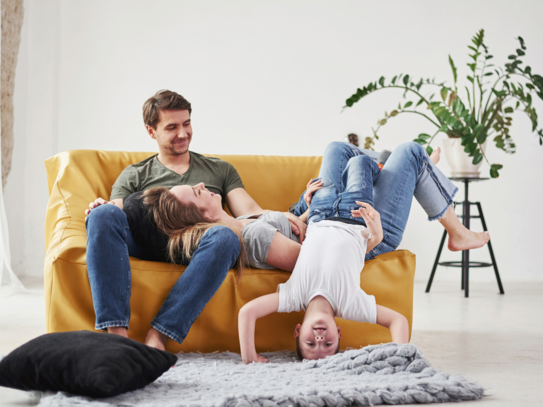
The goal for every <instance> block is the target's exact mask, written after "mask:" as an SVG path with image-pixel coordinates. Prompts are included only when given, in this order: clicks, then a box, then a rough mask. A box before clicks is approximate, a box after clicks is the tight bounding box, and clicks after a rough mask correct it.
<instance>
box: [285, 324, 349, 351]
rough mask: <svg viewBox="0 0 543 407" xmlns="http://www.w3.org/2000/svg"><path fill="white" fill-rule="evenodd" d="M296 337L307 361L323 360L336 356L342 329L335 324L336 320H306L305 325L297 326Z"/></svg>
mask: <svg viewBox="0 0 543 407" xmlns="http://www.w3.org/2000/svg"><path fill="white" fill-rule="evenodd" d="M294 337H295V338H298V343H299V346H300V350H301V351H302V354H303V356H304V357H305V358H306V359H311V360H315V359H322V358H325V357H326V356H330V355H334V354H335V353H336V349H337V347H338V345H339V340H340V339H341V328H340V327H339V326H337V325H336V324H335V321H334V319H333V318H332V319H331V320H328V319H326V318H324V319H320V318H319V319H317V320H314V321H306V320H304V322H303V324H302V325H300V324H298V325H296V328H295V329H294Z"/></svg>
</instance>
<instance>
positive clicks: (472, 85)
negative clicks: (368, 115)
mask: <svg viewBox="0 0 543 407" xmlns="http://www.w3.org/2000/svg"><path fill="white" fill-rule="evenodd" d="M518 41H519V44H520V48H518V49H517V50H516V53H515V54H512V55H509V57H508V62H507V63H506V64H505V69H503V68H501V67H496V66H494V65H493V64H492V63H491V61H490V60H491V59H492V58H493V56H492V55H490V54H489V52H488V47H487V46H486V45H485V43H484V30H480V31H479V32H478V33H477V34H475V36H474V37H473V38H472V40H471V42H472V44H473V45H469V46H468V48H469V49H470V51H471V54H470V55H469V57H470V58H471V61H470V63H468V64H467V66H468V67H469V70H470V74H469V75H467V79H468V81H469V86H465V91H466V95H465V96H464V101H462V98H461V97H460V96H459V93H458V87H457V69H456V66H455V64H454V62H453V60H452V58H451V56H450V55H449V64H450V66H451V69H452V74H453V79H454V85H453V87H449V86H447V85H446V84H445V82H441V83H437V82H435V80H434V79H431V80H430V79H422V78H421V79H420V80H418V81H413V80H412V79H411V77H410V76H409V75H403V74H400V75H397V76H394V77H393V78H392V80H391V81H390V82H388V84H386V83H385V78H384V77H381V78H380V79H379V80H378V81H376V82H371V83H370V84H368V85H367V86H364V87H363V88H361V89H360V88H359V89H357V90H356V92H355V93H354V94H353V95H352V96H351V97H350V98H348V99H347V101H346V106H345V107H344V108H347V107H352V106H353V105H354V104H355V103H356V102H358V101H359V100H361V99H362V98H364V97H366V96H368V95H369V94H371V93H373V92H376V91H379V90H381V89H390V88H394V89H401V90H403V97H404V98H405V97H406V96H407V95H411V96H414V100H408V101H406V102H405V103H403V104H402V103H400V104H398V108H397V109H394V110H392V111H391V112H390V113H387V112H385V115H384V117H383V118H382V119H380V120H379V121H378V122H377V127H376V128H372V130H373V136H372V137H366V139H365V145H364V147H365V148H366V149H373V145H374V143H375V140H378V139H379V136H378V134H377V133H378V131H379V129H380V128H381V127H382V126H384V125H385V124H386V123H387V122H388V120H390V119H391V118H393V117H396V116H398V115H400V114H402V113H411V114H417V115H420V116H422V117H424V118H425V119H427V120H428V121H430V122H431V123H432V124H433V125H435V127H436V131H435V133H434V134H432V135H430V134H425V133H422V134H419V136H418V137H417V138H416V139H415V140H414V141H415V142H417V143H419V144H421V145H423V146H424V145H425V146H426V150H427V151H428V153H429V154H431V153H432V151H433V149H432V147H431V146H430V145H431V143H432V141H433V140H434V139H435V137H436V136H437V135H438V134H439V133H446V134H447V136H448V137H449V138H450V139H455V140H456V141H459V142H460V144H461V146H462V147H463V149H464V151H465V152H466V153H467V155H468V156H469V157H470V161H471V162H472V163H473V164H474V165H477V164H479V163H481V161H482V160H483V158H484V159H485V161H486V162H487V163H488V164H489V165H490V176H491V177H492V178H497V177H498V176H499V173H498V171H499V170H500V169H501V168H502V167H503V166H502V165H501V164H490V163H489V162H488V159H487V157H486V155H485V152H484V147H483V146H484V144H485V141H486V140H487V138H489V137H492V140H493V141H494V143H495V144H496V147H498V148H499V149H501V150H503V151H505V152H506V153H508V154H513V153H514V152H515V143H514V141H513V138H512V136H511V135H510V134H509V129H510V127H511V124H512V121H513V118H512V116H511V114H512V113H513V112H515V111H522V112H524V113H526V114H527V115H528V117H529V119H530V120H531V122H532V132H535V131H536V130H537V136H538V138H539V144H540V145H543V129H542V128H539V130H538V129H537V128H538V122H537V113H536V111H535V109H534V107H533V106H532V95H533V94H535V95H537V96H538V97H539V98H540V99H541V100H543V77H541V76H540V75H537V74H534V73H532V69H531V68H530V67H529V66H525V67H523V66H522V57H523V56H524V55H525V51H526V45H525V43H524V40H523V39H522V37H518ZM436 87H437V90H439V96H440V100H434V97H435V92H430V94H427V93H426V94H425V92H423V88H424V90H426V89H427V88H433V89H435V88H436ZM436 99H437V98H436ZM419 106H422V107H423V108H425V109H423V108H420V109H419ZM427 110H429V111H430V112H427Z"/></svg>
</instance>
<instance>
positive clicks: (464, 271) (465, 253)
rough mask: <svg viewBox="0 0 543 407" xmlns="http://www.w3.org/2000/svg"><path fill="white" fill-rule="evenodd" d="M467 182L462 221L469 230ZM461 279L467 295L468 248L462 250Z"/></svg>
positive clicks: (465, 184) (466, 184)
mask: <svg viewBox="0 0 543 407" xmlns="http://www.w3.org/2000/svg"><path fill="white" fill-rule="evenodd" d="M468 185H469V182H467V181H464V202H463V204H464V208H463V211H462V215H463V219H462V221H463V223H464V226H465V227H466V229H468V230H469V217H470V203H469V196H468ZM462 280H463V283H464V284H463V288H464V297H469V250H464V251H462Z"/></svg>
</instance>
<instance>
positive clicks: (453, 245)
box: [448, 229, 490, 252]
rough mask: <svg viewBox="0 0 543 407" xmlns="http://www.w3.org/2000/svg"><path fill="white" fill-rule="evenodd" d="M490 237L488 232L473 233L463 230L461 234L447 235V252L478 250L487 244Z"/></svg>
mask: <svg viewBox="0 0 543 407" xmlns="http://www.w3.org/2000/svg"><path fill="white" fill-rule="evenodd" d="M489 239H490V235H489V233H488V232H474V231H472V230H467V229H465V230H463V231H462V232H461V233H456V234H450V235H449V245H448V247H449V250H450V251H451V252H458V251H460V250H470V249H478V248H479V247H483V246H484V245H485V244H487V243H488V240H489Z"/></svg>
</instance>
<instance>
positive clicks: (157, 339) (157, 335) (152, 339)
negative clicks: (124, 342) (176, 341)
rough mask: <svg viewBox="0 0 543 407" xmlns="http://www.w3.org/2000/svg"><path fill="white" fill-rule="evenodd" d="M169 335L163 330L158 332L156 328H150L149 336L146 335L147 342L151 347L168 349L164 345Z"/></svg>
mask: <svg viewBox="0 0 543 407" xmlns="http://www.w3.org/2000/svg"><path fill="white" fill-rule="evenodd" d="M167 340H168V337H167V336H166V335H164V334H163V333H162V332H158V331H157V330H156V329H155V328H151V329H149V332H147V336H146V337H145V344H146V345H147V346H149V347H151V348H156V349H159V350H166V347H165V346H164V345H165V344H166V341H167Z"/></svg>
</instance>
